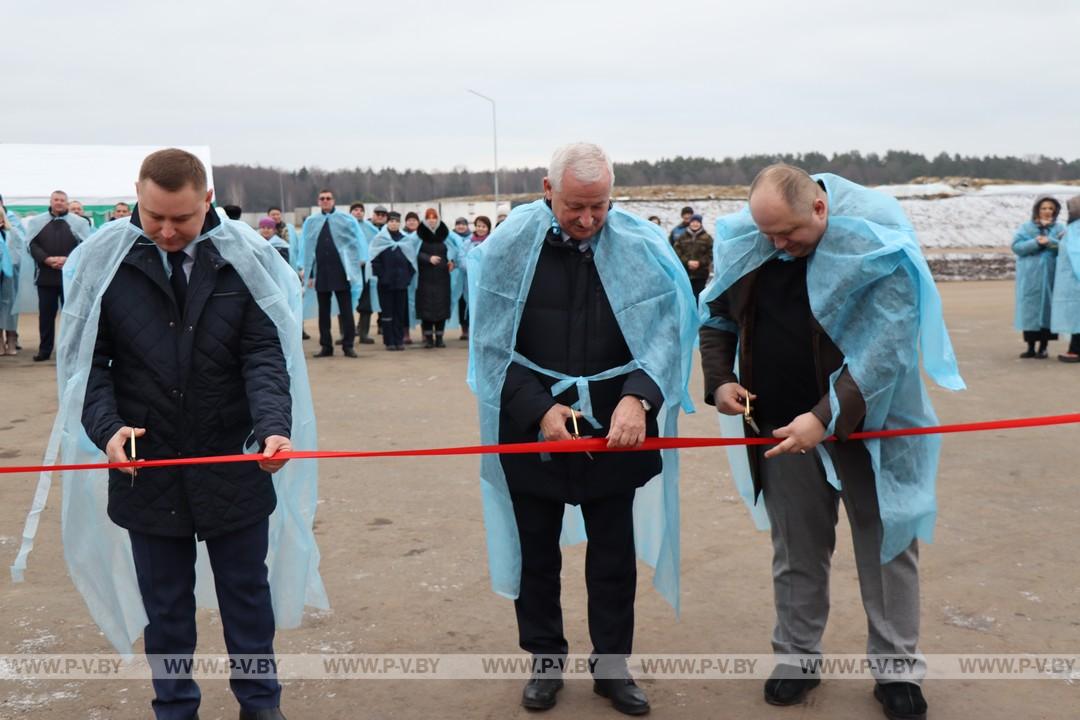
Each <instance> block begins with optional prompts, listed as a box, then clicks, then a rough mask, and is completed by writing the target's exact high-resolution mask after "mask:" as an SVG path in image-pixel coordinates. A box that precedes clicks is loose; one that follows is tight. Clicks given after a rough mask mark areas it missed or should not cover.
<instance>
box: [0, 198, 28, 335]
mask: <svg viewBox="0 0 1080 720" xmlns="http://www.w3.org/2000/svg"><path fill="white" fill-rule="evenodd" d="M0 243H3V244H4V248H3V249H2V250H0V253H2V254H4V255H5V259H4V260H3V261H2V262H3V263H4V267H5V268H6V267H7V265H8V264H10V266H11V267H10V277H8V276H5V278H4V282H5V284H6V285H7V287H4V288H0V332H2V334H3V337H0V355H17V354H18V346H19V286H20V284H21V278H20V275H21V274H22V271H23V270H22V268H23V264H24V262H23V261H24V258H29V252H28V251H27V249H26V231H25V230H24V229H23V226H22V221H21V220H19V216H18V215H16V214H15V213H14V212H11V211H9V210H7V209H6V208H5V207H4V206H3V204H2V200H0ZM26 264H28V265H33V261H32V260H30V259H26Z"/></svg>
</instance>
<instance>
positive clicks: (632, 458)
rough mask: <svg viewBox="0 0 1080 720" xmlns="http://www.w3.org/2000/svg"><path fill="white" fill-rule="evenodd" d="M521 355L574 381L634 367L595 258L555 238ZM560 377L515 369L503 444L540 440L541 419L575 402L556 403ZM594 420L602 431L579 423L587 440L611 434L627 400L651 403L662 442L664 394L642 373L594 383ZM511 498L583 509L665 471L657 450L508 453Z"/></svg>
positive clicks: (537, 283) (651, 423) (652, 429)
mask: <svg viewBox="0 0 1080 720" xmlns="http://www.w3.org/2000/svg"><path fill="white" fill-rule="evenodd" d="M516 350H517V351H518V352H519V353H520V354H521V355H523V356H525V357H526V358H528V359H529V360H531V361H533V362H534V363H536V364H537V365H539V366H540V367H543V368H547V369H548V370H554V371H557V372H562V373H566V374H568V375H575V376H579V375H580V376H588V375H595V374H597V373H600V372H603V371H604V370H609V369H611V368H616V367H620V366H622V365H625V364H626V363H628V362H630V360H631V359H632V356H631V354H630V349H629V348H628V347H627V345H626V339H625V338H624V337H623V334H622V330H621V329H620V328H619V324H618V321H617V320H616V319H615V314H614V312H612V309H611V303H610V302H609V301H608V297H607V293H606V292H605V290H604V285H603V283H602V282H601V281H600V275H599V273H598V272H597V270H596V263H594V262H593V258H592V251H591V250H589V251H587V252H580V251H578V250H577V249H576V248H574V247H570V246H568V245H566V244H564V243H563V242H562V240H560V239H556V238H554V237H553V236H552V234H550V233H549V234H548V239H547V240H546V241H545V242H544V244H543V246H542V247H541V250H540V257H539V259H538V260H537V263H536V273H535V274H534V275H533V280H532V286H531V288H530V289H529V295H528V298H527V299H526V301H525V309H524V311H523V313H522V315H521V324H520V325H519V327H518V334H517V347H516ZM554 384H555V380H553V379H552V378H550V377H548V376H546V375H543V374H540V373H537V372H534V371H532V370H529V369H527V368H525V367H524V366H522V365H519V364H518V363H516V362H513V363H510V366H509V368H507V371H506V380H505V381H504V383H503V388H502V398H501V400H502V402H501V412H500V414H499V442H500V443H516V442H536V440H537V439H538V438H539V433H540V420H541V419H542V418H543V416H544V414H545V413H546V412H547V411H548V410H550V409H551V406H552V405H554V404H555V403H556V402H560V403H563V404H564V405H570V404H572V403H574V402H576V401H577V399H578V397H577V389H576V388H573V387H572V388H570V389H569V390H567V391H565V392H564V393H562V394H561V395H559V396H558V397H557V398H556V397H552V395H551V386H552V385H554ZM589 394H590V396H591V398H592V406H593V414H594V416H595V417H596V420H597V421H598V422H599V423H601V425H602V427H601V428H599V429H594V428H593V427H592V426H591V425H589V424H587V423H585V422H584V421H581V424H580V427H579V429H580V430H581V432H582V434H583V435H590V436H594V437H604V436H605V435H607V433H608V430H609V429H610V423H611V415H612V413H613V412H614V411H615V407H616V406H617V405H618V404H619V402H620V401H621V400H622V398H623V396H625V395H634V396H637V397H640V398H644V399H646V400H648V401H649V403H650V404H651V405H652V410H651V411H650V412H649V413H647V414H646V418H645V420H646V433H647V435H648V436H649V437H656V436H657V435H658V434H659V433H658V431H657V414H658V412H659V410H660V406H661V404H662V403H663V401H664V396H663V394H662V393H661V392H660V388H659V387H657V385H656V383H654V382H653V381H652V379H651V378H650V377H649V376H648V375H647V374H646V373H645V372H644V371H643V370H633V371H631V372H630V373H628V374H626V375H620V376H618V377H615V378H612V379H610V380H601V381H597V382H591V383H589ZM500 460H501V461H502V466H503V470H504V471H505V472H506V481H507V484H508V486H509V488H510V492H512V493H514V494H522V495H534V496H539V497H544V498H548V499H552V500H559V501H561V502H568V503H573V504H575V505H576V504H579V503H583V502H588V501H590V500H594V499H597V498H601V497H607V496H610V495H618V494H621V493H626V492H629V491H631V490H633V489H634V488H638V487H641V486H642V485H644V484H645V483H647V482H648V481H649V480H650V479H652V478H653V477H654V476H655V475H657V474H659V473H660V470H661V460H660V452H659V451H656V450H654V451H651V452H616V453H597V454H596V455H595V456H593V457H592V458H589V457H588V456H587V455H585V454H556V455H549V456H540V455H501V456H500Z"/></svg>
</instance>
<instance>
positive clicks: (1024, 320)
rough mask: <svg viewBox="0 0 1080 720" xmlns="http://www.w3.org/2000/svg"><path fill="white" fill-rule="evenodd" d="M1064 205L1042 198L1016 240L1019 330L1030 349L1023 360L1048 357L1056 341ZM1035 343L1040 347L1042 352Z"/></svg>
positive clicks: (1052, 199) (1017, 326)
mask: <svg viewBox="0 0 1080 720" xmlns="http://www.w3.org/2000/svg"><path fill="white" fill-rule="evenodd" d="M1059 213H1061V203H1060V202H1058V201H1057V200H1055V199H1054V198H1052V197H1041V198H1039V199H1038V200H1036V201H1035V205H1034V206H1033V207H1032V209H1031V220H1030V221H1028V222H1026V223H1024V224H1023V225H1021V226H1020V229H1019V230H1017V231H1016V236H1015V237H1014V238H1013V243H1012V249H1013V252H1014V253H1016V329H1017V330H1021V331H1023V333H1024V342H1026V343H1027V350H1025V351H1024V352H1023V353H1021V355H1020V357H1022V358H1039V359H1045V358H1046V357H1047V352H1046V345H1047V343H1048V342H1049V341H1050V340H1056V339H1057V335H1054V334H1053V333H1051V332H1050V310H1051V301H1052V298H1053V295H1054V272H1055V269H1056V265H1057V252H1058V243H1059V242H1060V240H1061V238H1062V236H1064V234H1065V227H1064V226H1063V225H1062V224H1061V223H1059V222H1058V221H1057V218H1058V214H1059ZM1035 343H1038V344H1039V348H1038V350H1036V349H1035Z"/></svg>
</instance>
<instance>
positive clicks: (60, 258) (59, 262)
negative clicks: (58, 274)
mask: <svg viewBox="0 0 1080 720" xmlns="http://www.w3.org/2000/svg"><path fill="white" fill-rule="evenodd" d="M66 262H67V256H66V255H57V256H56V269H57V270H63V269H64V263H66Z"/></svg>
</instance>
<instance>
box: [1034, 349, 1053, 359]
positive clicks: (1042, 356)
mask: <svg viewBox="0 0 1080 720" xmlns="http://www.w3.org/2000/svg"><path fill="white" fill-rule="evenodd" d="M1048 357H1050V353H1048V352H1046V351H1045V350H1040V351H1039V352H1037V353H1036V354H1035V359H1036V360H1045V359H1047V358H1048Z"/></svg>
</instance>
